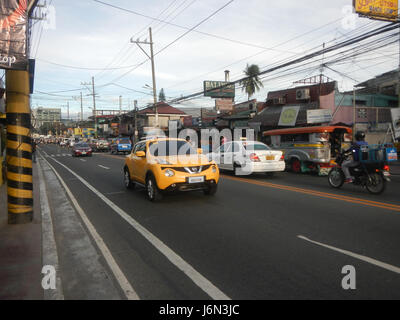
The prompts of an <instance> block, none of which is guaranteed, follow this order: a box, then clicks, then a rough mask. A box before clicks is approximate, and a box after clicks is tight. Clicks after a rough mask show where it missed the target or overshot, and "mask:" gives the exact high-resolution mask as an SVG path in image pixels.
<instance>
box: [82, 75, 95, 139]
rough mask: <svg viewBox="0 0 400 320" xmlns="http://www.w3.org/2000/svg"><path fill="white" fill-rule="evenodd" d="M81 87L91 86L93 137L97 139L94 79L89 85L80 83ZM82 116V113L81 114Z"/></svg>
mask: <svg viewBox="0 0 400 320" xmlns="http://www.w3.org/2000/svg"><path fill="white" fill-rule="evenodd" d="M81 85H83V86H89V85H90V86H92V96H93V118H94V135H95V137H96V138H97V112H96V92H95V91H94V77H92V82H91V83H90V82H89V83H86V82H81ZM88 90H89V89H88ZM81 112H82V111H81ZM82 115H83V113H82Z"/></svg>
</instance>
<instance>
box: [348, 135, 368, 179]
mask: <svg viewBox="0 0 400 320" xmlns="http://www.w3.org/2000/svg"><path fill="white" fill-rule="evenodd" d="M355 139H356V141H355V142H353V144H352V146H351V147H350V149H348V150H347V151H345V153H350V152H351V154H352V159H349V160H345V161H343V163H342V170H343V172H344V175H345V177H346V181H345V182H346V183H352V182H353V181H354V177H352V176H351V175H350V168H353V167H357V166H358V165H359V164H360V162H359V151H360V148H361V146H368V142H366V141H365V133H364V132H363V131H358V132H357V133H356V135H355Z"/></svg>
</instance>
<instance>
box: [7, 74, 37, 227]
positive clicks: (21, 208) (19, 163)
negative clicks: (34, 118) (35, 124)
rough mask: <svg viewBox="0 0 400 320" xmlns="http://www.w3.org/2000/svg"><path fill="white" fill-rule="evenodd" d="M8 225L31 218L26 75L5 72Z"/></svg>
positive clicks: (29, 114)
mask: <svg viewBox="0 0 400 320" xmlns="http://www.w3.org/2000/svg"><path fill="white" fill-rule="evenodd" d="M6 94H7V96H6V99H7V100H6V101H7V109H6V110H7V115H6V117H7V151H6V155H7V158H6V159H7V194H8V223H9V224H22V223H28V222H31V221H32V219H33V181H32V144H31V129H30V128H31V111H30V106H29V73H28V72H27V71H15V70H9V71H7V73H6Z"/></svg>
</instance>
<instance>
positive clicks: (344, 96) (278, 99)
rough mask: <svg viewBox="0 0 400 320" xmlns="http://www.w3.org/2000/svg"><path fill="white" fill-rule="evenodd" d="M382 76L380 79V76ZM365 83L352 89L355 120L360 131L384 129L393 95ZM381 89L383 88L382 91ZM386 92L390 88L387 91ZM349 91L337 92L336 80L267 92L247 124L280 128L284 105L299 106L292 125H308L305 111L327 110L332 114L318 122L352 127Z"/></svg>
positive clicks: (262, 128)
mask: <svg viewBox="0 0 400 320" xmlns="http://www.w3.org/2000/svg"><path fill="white" fill-rule="evenodd" d="M382 79H383V78H382ZM367 83H368V81H367V82H364V83H363V84H360V85H359V86H360V87H364V86H365V87H364V88H363V90H359V91H356V97H355V105H356V111H355V123H356V127H357V128H358V129H360V130H368V131H380V130H381V131H385V130H387V127H388V124H389V123H390V122H391V112H390V110H391V109H392V108H394V107H397V105H398V98H397V96H393V95H388V94H383V93H381V92H388V91H387V90H389V87H391V85H389V82H385V83H386V84H388V85H389V86H384V85H383V82H382V87H380V89H379V90H378V89H377V87H375V90H372V88H369V89H371V90H367V89H368V88H367V85H368V84H367ZM384 88H386V89H387V90H386V89H385V90H384ZM389 91H390V90H389ZM353 94H354V93H353V92H344V93H341V92H339V90H338V88H337V82H336V81H330V82H325V83H320V84H319V83H318V84H310V85H305V86H300V87H295V88H290V89H285V90H279V91H272V92H269V93H268V97H267V100H266V105H267V107H266V108H265V109H264V110H263V111H262V112H260V113H259V114H258V115H257V116H255V117H254V118H253V119H252V120H250V123H249V124H250V125H251V126H252V127H253V128H255V129H256V131H259V132H262V131H265V130H271V129H277V128H281V126H279V120H280V117H281V114H282V111H283V108H285V107H299V112H298V115H297V119H295V123H294V126H296V127H300V126H312V125H318V124H317V123H310V122H309V121H308V118H307V113H308V111H309V110H324V109H325V110H329V111H330V114H331V115H332V119H331V121H330V122H325V123H319V124H331V125H335V124H341V125H347V126H353V123H354V104H353V100H354V96H353ZM282 128H283V127H282Z"/></svg>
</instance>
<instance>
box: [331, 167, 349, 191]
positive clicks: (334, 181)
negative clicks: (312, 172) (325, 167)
mask: <svg viewBox="0 0 400 320" xmlns="http://www.w3.org/2000/svg"><path fill="white" fill-rule="evenodd" d="M344 180H345V176H344V173H343V171H342V170H340V169H338V168H334V169H332V170H331V171H330V172H329V174H328V182H329V184H330V186H331V187H333V188H336V189H339V188H340V187H342V186H343V183H344Z"/></svg>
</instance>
